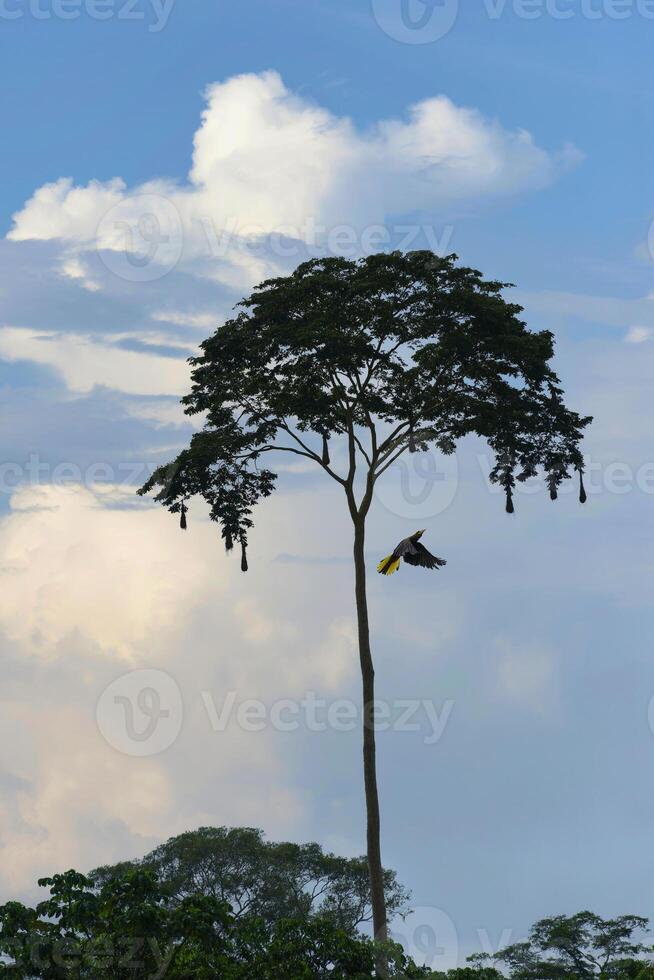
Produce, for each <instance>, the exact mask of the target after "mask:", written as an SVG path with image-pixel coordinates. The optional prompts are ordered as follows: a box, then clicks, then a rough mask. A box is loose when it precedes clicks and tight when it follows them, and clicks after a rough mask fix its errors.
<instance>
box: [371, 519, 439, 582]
mask: <svg viewBox="0 0 654 980" xmlns="http://www.w3.org/2000/svg"><path fill="white" fill-rule="evenodd" d="M424 533H425V532H424V530H422V531H416V533H415V534H412V535H411V536H410V537H408V538H405V539H404V540H403V541H400V543H399V544H398V546H397V548H396V549H395V551H394V552H393V554H392V555H388V557H387V558H384V559H383V560H382V561H380V563H379V564H378V565H377V571H378V572H379V574H380V575H393V574H394V573H395V572H396V571H397V570H398V568H399V567H400V562H401V561H402V559H403V558H404V560H405V562H407V564H409V565H418V567H419V568H442V567H443V565H447V562H446V561H444V560H443V559H442V558H437V557H436V555H432V554H431V552H429V551H427V549H426V548H425V546H424V545H422V544H420V538H421V537H422V536H423V534H424Z"/></svg>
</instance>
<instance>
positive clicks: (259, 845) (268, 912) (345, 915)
mask: <svg viewBox="0 0 654 980" xmlns="http://www.w3.org/2000/svg"><path fill="white" fill-rule="evenodd" d="M137 868H140V869H145V870H149V871H151V872H152V873H153V874H154V875H155V876H156V878H157V880H158V881H160V882H161V883H162V884H164V885H165V886H166V888H167V894H168V896H169V898H168V902H169V903H170V904H171V906H172V905H176V904H179V903H182V902H184V901H185V900H186V899H188V898H190V897H192V896H197V895H201V896H203V897H205V898H210V899H215V900H216V901H218V902H221V903H224V904H226V905H228V906H229V907H230V909H231V912H232V915H233V916H234V917H235V918H236V919H240V920H243V919H246V918H250V919H259V920H261V921H262V922H263V923H265V925H266V926H268V927H271V926H272V925H273V924H274V923H276V922H279V921H280V920H282V919H292V920H295V921H309V920H311V919H315V918H321V919H329V920H330V921H331V922H333V923H334V925H335V926H336V927H337V928H339V929H341V930H343V932H345V933H346V934H347V935H355V934H356V931H357V929H358V927H359V926H361V925H363V924H364V923H367V922H369V921H370V918H371V907H370V882H369V878H368V866H367V862H366V859H365V857H360V858H343V857H339V856H337V855H335V854H329V853H325V852H324V851H323V849H322V848H321V847H320V845H319V844H315V843H309V844H293V843H289V842H281V843H278V842H273V841H267V840H265V839H264V837H263V834H262V832H261V831H260V830H256V829H254V828H251V827H232V828H228V827H201V828H200V829H199V830H195V831H189V832H188V833H185V834H181V835H179V836H178V837H173V838H171V839H170V840H168V841H166V842H165V843H164V844H162V845H161V846H160V847H157V848H156V849H155V850H154V851H152V852H151V853H150V854H148V855H146V856H145V857H144V858H143V859H142V860H141V861H138V862H132V863H131V864H118V865H114V866H108V867H103V868H98V869H97V870H96V871H94V872H92V873H91V875H90V877H91V879H92V880H93V882H94V883H95V884H97V885H99V886H102V885H104V884H105V883H106V882H109V881H110V880H111V879H112V878H116V877H118V878H120V877H121V876H122V875H123V874H124V873H125V871H126V870H129V869H137ZM384 875H385V891H386V896H387V902H388V907H389V911H390V914H391V915H393V916H395V915H401V914H403V913H405V912H406V911H407V909H408V898H409V896H408V893H407V891H406V890H405V889H404V888H403V887H402V885H401V884H400V883H399V882H398V880H397V876H396V874H395V872H394V871H390V870H386V871H385V872H384Z"/></svg>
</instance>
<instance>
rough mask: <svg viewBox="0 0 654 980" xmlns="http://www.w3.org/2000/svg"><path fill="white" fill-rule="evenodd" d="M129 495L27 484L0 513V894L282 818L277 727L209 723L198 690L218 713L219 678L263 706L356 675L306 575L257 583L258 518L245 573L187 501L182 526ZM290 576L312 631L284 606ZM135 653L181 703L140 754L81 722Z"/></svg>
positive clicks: (344, 630) (345, 638) (347, 626)
mask: <svg viewBox="0 0 654 980" xmlns="http://www.w3.org/2000/svg"><path fill="white" fill-rule="evenodd" d="M132 499H133V494H132V493H131V492H127V491H125V490H121V489H120V488H109V487H105V488H104V491H103V492H99V491H96V492H91V491H90V490H88V489H83V488H81V487H75V488H70V487H69V488H62V487H41V488H27V487H26V488H23V489H21V490H19V491H18V492H17V493H16V494H15V495H14V497H13V499H12V511H11V513H10V514H9V516H7V517H5V518H4V519H3V520H2V522H0V554H1V555H2V564H1V567H0V576H1V578H2V583H3V587H2V590H0V647H1V649H2V653H3V677H4V683H3V696H2V697H3V710H2V712H1V716H0V735H2V738H1V739H0V785H1V786H2V787H3V794H2V795H3V802H2V804H1V805H0V853H1V854H2V861H1V862H0V867H1V871H0V889H2V892H3V894H5V895H9V894H11V895H12V896H15V894H16V892H17V891H18V892H24V891H25V889H27V888H28V887H29V885H30V884H31V883H32V882H33V880H34V879H35V877H36V876H37V875H39V874H44V873H46V872H52V871H54V870H61V869H62V868H63V867H68V866H71V865H72V866H77V867H81V868H88V867H91V866H93V865H94V864H97V863H99V862H102V861H107V860H112V859H116V860H117V859H119V858H122V857H125V856H126V855H129V854H134V855H135V854H139V853H143V852H144V851H145V850H146V849H147V848H148V847H150V846H152V845H153V844H154V843H155V842H156V841H159V840H161V839H162V838H165V837H166V836H167V835H170V834H172V833H176V832H180V831H182V830H184V829H188V828H189V827H192V826H198V825H200V824H203V823H204V824H206V823H227V824H230V823H231V824H259V825H263V826H265V827H266V829H267V830H268V831H269V832H270V833H272V834H278V835H282V834H284V835H286V834H289V833H291V828H292V826H293V825H294V824H296V823H297V822H301V821H302V819H303V818H304V815H305V810H306V803H305V800H304V798H303V793H302V791H301V789H299V788H298V787H297V786H294V784H293V780H292V778H291V777H290V776H289V773H287V772H286V768H287V766H289V765H290V764H291V758H290V756H289V752H288V751H286V752H284V751H282V750H281V747H280V741H279V738H280V737H278V735H277V733H276V732H274V731H272V730H269V729H267V730H266V732H265V733H264V735H261V734H260V733H256V732H252V731H248V730H246V729H245V728H244V727H243V726H242V725H240V724H238V723H237V721H236V719H232V720H231V722H230V724H229V725H227V726H225V728H224V730H216V729H215V727H214V726H213V725H212V719H211V716H210V715H209V713H208V712H207V710H206V705H205V701H204V700H203V697H202V692H205V694H208V695H210V697H211V699H212V703H213V704H214V705H215V707H216V710H217V711H221V710H222V706H223V703H224V700H225V698H226V696H227V695H228V694H229V692H236V693H237V695H238V699H239V702H240V701H241V700H242V699H246V698H258V699H261V700H262V701H264V702H265V703H266V704H268V705H271V704H273V703H274V702H275V700H276V699H279V698H288V697H291V698H300V697H302V696H303V695H304V694H305V692H306V691H307V690H317V691H318V692H321V693H323V694H325V693H327V692H337V691H342V689H343V685H347V684H348V683H349V681H350V679H351V678H352V677H353V676H355V672H356V655H355V636H354V626H353V623H352V620H351V618H348V617H344V615H343V610H342V609H339V610H338V611H334V610H330V609H325V608H324V603H323V602H322V590H317V593H316V595H315V596H314V595H306V594H305V593H302V594H301V595H300V593H301V590H300V589H299V582H300V580H301V578H302V575H303V574H304V573H303V570H301V569H300V570H297V572H296V571H295V570H293V569H290V568H289V569H287V571H286V574H285V575H284V577H283V578H284V581H282V582H279V583H277V582H276V581H272V582H270V581H269V579H268V571H267V568H266V567H265V566H266V564H267V563H266V561H265V556H266V555H269V554H270V553H271V548H274V542H271V544H270V545H269V544H268V542H267V540H266V536H265V534H264V533H259V534H258V535H257V548H256V551H257V559H258V560H257V561H255V562H253V568H252V571H251V573H250V576H247V577H246V576H243V575H242V574H241V572H240V570H239V568H238V562H232V561H231V560H230V559H228V558H227V557H225V555H224V552H223V549H222V546H221V543H220V541H219V536H218V535H217V534H215V533H214V534H212V533H210V532H208V530H207V528H206V526H203V525H204V520H205V518H204V517H203V515H202V514H201V513H200V512H199V508H194V509H193V525H192V527H191V528H190V530H189V532H188V533H187V534H182V533H181V532H180V531H179V529H178V528H177V526H176V522H175V521H174V520H172V519H171V518H170V516H169V515H168V514H166V513H165V512H163V511H161V510H160V509H159V508H149V507H140V508H137V509H133V508H131V507H127V509H126V505H127V504H129V503H130V502H131V501H132ZM280 515H281V511H279V512H278V516H277V519H275V515H274V509H273V513H272V515H271V516H272V518H273V526H274V528H276V527H277V526H278V523H277V522H278V520H279V517H280ZM273 533H276V530H275V531H273ZM300 534H301V531H300V529H299V528H298V531H297V535H296V534H295V533H294V532H289V535H288V536H289V538H290V539H291V540H295V538H296V537H298V538H299V536H300ZM262 555H263V558H261V556H262ZM322 574H324V575H326V576H329V575H334V574H335V573H333V572H331V571H330V570H329V569H326V570H325V571H324V573H323V572H321V571H320V570H318V571H317V572H316V577H318V576H320V575H322ZM246 579H247V581H246ZM253 579H254V581H253ZM264 586H265V587H264ZM289 587H290V588H291V591H293V590H294V589H295V588H297V594H298V601H299V602H301V604H302V607H303V609H304V610H305V615H306V616H308V617H309V618H310V619H312V620H313V627H314V628H313V630H312V631H309V632H308V631H307V630H306V629H305V625H306V620H303V621H302V622H300V621H299V620H298V618H297V617H296V615H295V613H294V612H293V611H292V610H291V609H289V608H288V606H287V607H286V608H285V609H284V608H283V603H282V602H281V597H282V593H283V592H284V591H285V590H288V589H289ZM139 667H152V668H156V669H159V670H165V671H167V672H168V673H169V675H170V676H171V677H172V678H173V680H174V683H175V684H176V685H177V686H178V687H179V690H180V693H181V696H182V698H183V703H184V723H183V725H182V727H181V730H180V732H179V736H178V738H177V739H176V741H175V742H174V744H173V745H171V746H170V747H169V748H168V749H167V750H166V751H164V752H162V753H161V754H159V755H156V756H153V757H146V758H133V757H130V756H127V755H123V754H121V752H120V751H117V749H116V746H115V745H112V744H109V743H108V742H107V741H105V739H104V738H103V736H102V734H101V732H100V730H99V729H98V726H97V724H96V705H97V703H98V700H99V699H100V698H101V696H102V693H103V691H104V690H105V689H106V687H107V685H109V684H110V683H111V682H112V681H114V680H115V679H116V678H118V677H121V676H122V675H123V674H124V673H125V672H126V671H130V670H132V669H134V668H139ZM300 746H301V743H299V742H296V743H295V747H297V749H298V750H299V748H300ZM295 747H294V748H295ZM198 759H202V764H201V765H198Z"/></svg>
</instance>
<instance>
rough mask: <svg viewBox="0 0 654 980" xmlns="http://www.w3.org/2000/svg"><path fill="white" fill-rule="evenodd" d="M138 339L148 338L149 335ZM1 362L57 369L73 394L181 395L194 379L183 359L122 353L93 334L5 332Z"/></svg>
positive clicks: (144, 352) (141, 351)
mask: <svg viewBox="0 0 654 980" xmlns="http://www.w3.org/2000/svg"><path fill="white" fill-rule="evenodd" d="M139 337H141V338H143V337H146V339H147V334H140V335H139ZM116 339H120V335H115V336H113V337H112V338H111V340H112V342H113V341H115V340H116ZM167 342H168V343H170V342H169V341H167ZM0 357H2V358H4V359H5V360H7V361H24V360H27V361H34V362H36V363H37V364H44V365H48V366H50V367H53V368H56V370H57V371H58V372H59V373H60V374H61V376H62V377H63V379H64V381H65V382H66V386H67V387H68V388H69V389H70V390H71V391H75V392H86V391H91V390H92V389H93V388H94V387H96V386H97V385H102V386H104V387H107V388H113V389H115V390H117V391H123V392H126V393H127V394H135V395H136V394H138V395H163V394H166V395H171V394H172V395H175V394H178V395H181V394H183V393H184V392H185V391H186V390H187V389H188V385H189V379H190V373H189V370H190V369H189V366H188V364H187V363H186V361H185V359H184V358H183V357H180V358H173V357H162V356H160V355H158V354H157V353H155V352H153V353H149V352H148V351H147V348H142V349H139V350H122V349H120V348H117V347H115V346H114V344H113V343H102V342H101V341H99V340H98V339H97V338H95V337H93V335H90V334H78V333H76V334H67V333H59V332H58V333H50V332H46V331H43V330H39V331H36V330H23V329H19V328H18V327H5V328H4V329H3V330H2V332H1V333H0Z"/></svg>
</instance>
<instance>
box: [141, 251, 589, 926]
mask: <svg viewBox="0 0 654 980" xmlns="http://www.w3.org/2000/svg"><path fill="white" fill-rule="evenodd" d="M456 258H457V257H456V256H453V255H452V256H448V257H445V258H442V257H438V256H436V255H434V254H433V253H431V252H427V251H420V252H411V253H409V254H406V255H404V254H401V253H400V252H393V253H391V254H387V253H380V254H377V255H372V256H369V257H367V258H365V259H361V260H359V261H348V260H346V259H342V258H324V259H316V260H313V261H310V262H305V263H303V264H302V265H300V266H299V267H298V268H297V269H296V271H295V272H294V273H293V274H292V275H291V276H288V277H284V278H278V279H271V280H268V281H267V282H264V283H262V284H261V285H260V286H259V287H258V288H257V289H255V291H254V292H253V293H252V295H251V296H249V297H248V298H247V299H244V300H243V301H242V303H241V304H240V308H238V312H237V313H236V315H235V316H234V318H233V319H230V320H229V321H228V322H227V323H225V324H224V325H223V326H222V327H220V328H219V329H218V330H217V331H216V332H215V333H214V335H213V336H212V337H210V338H209V339H208V340H206V341H205V342H204V343H203V344H202V353H201V354H200V355H199V356H198V357H196V358H194V359H192V364H193V385H192V389H191V392H190V394H189V395H187V396H186V397H185V398H184V400H183V401H184V404H185V406H186V411H187V413H188V414H189V415H198V414H204V425H203V428H202V430H201V431H200V432H198V433H197V434H196V435H194V436H193V438H192V441H191V444H190V446H189V447H188V448H187V449H185V450H184V451H183V452H182V453H180V455H179V456H178V457H177V459H176V460H175V461H174V462H172V463H171V464H169V465H167V466H163V467H161V468H160V469H158V470H157V471H156V472H155V473H154V474H153V476H152V477H151V479H150V480H148V482H147V483H146V484H145V486H144V487H142V488H141V491H140V492H141V493H146V492H148V491H150V490H152V489H155V488H156V489H157V491H158V492H157V499H158V500H159V501H161V503H163V504H164V505H165V506H167V507H168V508H169V509H170V510H171V511H172V512H173V513H178V514H181V517H182V524H184V523H185V521H186V506H187V501H188V500H189V498H191V497H193V496H195V495H199V496H201V497H203V498H204V499H205V500H206V502H207V503H208V505H209V509H210V514H211V518H212V519H213V520H214V521H216V522H217V523H219V524H220V525H221V528H222V535H223V538H224V540H225V544H226V547H227V548H228V549H231V548H232V547H234V545H235V544H238V545H239V546H240V549H241V565H242V568H243V570H244V571H245V570H247V554H246V549H247V542H248V532H249V530H250V528H251V527H252V509H253V507H254V505H255V504H256V503H257V501H259V500H260V499H261V498H262V497H267V496H268V495H269V494H270V493H272V491H273V489H274V486H275V480H276V474H275V472H274V471H273V470H272V469H271V468H269V467H268V466H267V465H264V464H263V461H264V460H270V459H272V458H273V457H275V456H276V455H278V454H284V453H286V454H288V453H292V454H295V455H297V456H300V457H302V458H303V459H307V460H311V461H312V462H313V463H315V464H316V466H318V467H320V468H321V469H322V471H323V473H324V474H325V475H326V476H327V477H329V478H330V479H332V480H334V481H335V482H336V483H337V484H338V485H339V486H340V487H341V488H342V490H343V493H344V495H345V501H346V504H347V510H348V513H349V515H350V518H351V521H352V528H353V553H354V577H355V598H356V611H357V619H358V640H359V657H360V665H361V676H362V682H363V757H364V783H365V797H366V809H367V842H368V866H369V873H370V884H371V893H372V906H373V923H374V931H375V935H376V936H377V937H378V938H379V939H381V940H383V939H385V938H386V936H387V911H386V904H385V899H384V878H383V869H382V861H381V847H380V816H379V799H378V791H377V776H376V758H375V728H374V698H375V672H374V666H373V658H372V653H371V648H370V627H369V619H368V604H367V598H366V563H365V551H364V549H365V535H366V518H367V516H368V513H369V511H370V507H371V504H372V501H373V494H374V491H375V485H376V483H377V481H378V480H379V479H380V478H381V477H382V476H383V475H384V473H386V472H387V471H388V469H389V468H390V467H391V466H392V465H393V464H394V463H395V462H396V460H398V459H399V457H400V456H401V455H402V454H403V453H404V452H405V451H407V450H408V451H411V452H420V451H424V450H427V449H429V448H430V447H434V448H435V449H436V450H439V451H441V452H443V453H446V454H450V453H452V452H454V450H455V447H456V444H457V441H458V440H459V439H460V438H462V437H463V436H465V435H467V434H468V433H477V434H478V435H480V436H482V437H485V438H486V440H487V441H488V443H489V445H490V447H491V449H492V450H493V451H494V454H495V465H494V468H493V470H492V473H491V478H492V479H493V480H494V481H495V482H496V483H499V484H501V485H502V486H503V487H504V490H505V492H506V507H507V510H508V511H509V512H510V513H512V512H513V509H514V506H513V491H514V488H515V481H516V479H518V480H526V479H527V478H528V477H530V476H532V475H534V474H536V472H537V470H538V469H539V468H540V467H542V468H544V470H545V473H546V478H547V482H548V485H549V490H550V495H551V496H552V497H553V498H555V497H556V495H557V489H558V487H559V485H560V484H561V482H562V481H563V480H564V479H565V478H567V477H568V476H569V475H570V471H571V470H577V471H578V472H579V475H580V479H581V474H582V469H583V459H582V455H581V452H580V449H579V443H580V440H581V437H582V432H583V429H584V427H585V425H586V424H587V423H588V421H589V419H587V418H581V417H580V416H579V415H577V414H576V413H575V412H572V411H570V410H568V409H567V408H566V406H565V404H564V402H563V393H562V390H561V387H560V384H559V380H558V378H557V376H556V374H555V373H554V372H553V370H552V368H551V367H550V365H549V361H550V358H551V357H552V354H553V339H552V335H551V333H549V332H547V331H540V332H531V331H530V330H528V329H527V327H526V325H525V323H524V322H523V321H522V320H521V319H520V314H521V312H522V310H521V307H519V306H517V305H515V304H511V303H508V302H506V301H505V299H504V298H503V296H502V291H503V290H504V288H505V287H506V286H507V285H508V284H506V283H501V282H490V281H486V280H484V279H483V278H482V276H481V274H480V273H479V272H477V271H476V270H474V269H469V268H465V267H461V266H458V265H457V262H456ZM335 437H336V438H337V439H339V440H342V443H343V444H344V450H345V451H344V454H343V465H340V466H339V463H341V460H340V458H339V459H338V462H337V460H336V458H335V460H334V461H332V458H331V457H332V455H335V454H333V453H331V452H330V440H332V439H334V438H335ZM581 493H582V498H585V491H584V490H583V482H582V485H581Z"/></svg>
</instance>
